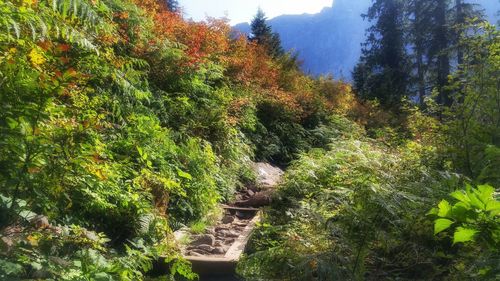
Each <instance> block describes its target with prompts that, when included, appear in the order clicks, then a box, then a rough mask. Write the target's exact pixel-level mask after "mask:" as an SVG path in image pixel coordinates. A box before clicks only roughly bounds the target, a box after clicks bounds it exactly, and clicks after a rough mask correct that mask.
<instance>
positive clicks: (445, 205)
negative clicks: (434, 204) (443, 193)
mask: <svg viewBox="0 0 500 281" xmlns="http://www.w3.org/2000/svg"><path fill="white" fill-rule="evenodd" d="M438 208H439V211H438V216H440V217H442V218H445V217H448V215H449V213H450V211H451V205H450V203H449V202H448V201H446V200H441V202H439V205H438Z"/></svg>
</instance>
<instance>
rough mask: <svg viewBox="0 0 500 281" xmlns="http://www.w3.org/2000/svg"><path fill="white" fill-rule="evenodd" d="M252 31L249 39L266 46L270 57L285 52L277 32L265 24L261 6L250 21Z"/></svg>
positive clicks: (278, 55)
mask: <svg viewBox="0 0 500 281" xmlns="http://www.w3.org/2000/svg"><path fill="white" fill-rule="evenodd" d="M251 28H252V33H251V34H250V36H249V39H250V40H251V41H255V42H257V44H259V45H262V46H264V47H265V48H266V50H267V52H268V54H269V55H270V56H271V57H274V58H277V57H280V56H282V55H284V54H285V51H284V50H283V47H281V39H280V36H279V34H278V33H275V32H273V31H272V28H271V26H269V25H268V24H267V18H266V15H265V13H264V11H262V9H261V8H259V9H258V10H257V14H256V15H255V17H254V18H253V20H252V23H251Z"/></svg>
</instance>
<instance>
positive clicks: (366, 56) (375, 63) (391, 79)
mask: <svg viewBox="0 0 500 281" xmlns="http://www.w3.org/2000/svg"><path fill="white" fill-rule="evenodd" d="M403 8H404V2H403V1H401V0H375V1H374V3H373V5H372V7H370V9H369V10H368V14H367V15H364V17H365V18H368V20H370V21H374V22H375V23H374V25H373V26H372V27H370V28H369V29H368V30H367V33H368V37H367V41H366V42H365V43H364V44H363V53H362V56H361V59H360V62H359V64H358V65H357V66H356V68H355V70H354V72H353V78H354V84H355V88H356V90H357V92H358V94H359V95H360V96H361V97H362V98H365V99H378V100H379V101H380V103H381V104H382V105H384V106H386V107H390V106H396V105H397V104H398V103H399V102H400V101H401V98H402V97H404V96H407V95H408V84H409V77H410V73H409V67H408V61H409V60H408V54H407V52H406V48H405V40H404V39H405V38H404V29H403V26H404V9H403Z"/></svg>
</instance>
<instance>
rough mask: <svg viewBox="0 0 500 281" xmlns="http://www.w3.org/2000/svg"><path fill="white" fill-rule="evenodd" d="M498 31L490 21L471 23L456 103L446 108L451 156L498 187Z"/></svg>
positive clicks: (466, 170) (457, 80)
mask: <svg viewBox="0 0 500 281" xmlns="http://www.w3.org/2000/svg"><path fill="white" fill-rule="evenodd" d="M498 34H499V32H498V30H497V29H496V28H495V27H494V26H491V25H489V24H486V23H485V24H477V25H472V26H470V30H469V32H468V33H467V34H464V35H463V37H462V39H461V44H463V46H464V48H467V50H468V52H467V55H466V56H465V57H464V62H463V64H462V65H461V67H460V68H459V70H458V71H457V72H456V73H455V74H454V76H453V78H454V81H455V83H453V89H454V90H455V100H454V104H453V106H452V107H451V108H450V109H449V110H446V116H447V122H446V125H447V143H448V146H447V147H448V149H449V155H450V158H451V160H452V161H453V163H454V164H455V167H456V169H457V170H459V171H460V172H462V173H464V174H466V175H468V176H470V177H472V178H473V179H477V180H478V182H486V183H489V184H492V185H493V186H497V185H498V184H499V182H498V177H497V176H496V175H497V174H498V173H496V172H493V171H494V170H496V171H498V169H499V168H500V166H498V164H499V163H498V147H499V146H500V143H499V140H500V131H499V126H498V120H500V107H499V106H498V103H497V102H498V100H499V96H498V93H499V87H500V85H499V84H498V79H497V78H496V77H498V71H499V69H500V65H499V63H498V61H499V60H498V57H499V54H500V43H499V38H500V37H499V35H498Z"/></svg>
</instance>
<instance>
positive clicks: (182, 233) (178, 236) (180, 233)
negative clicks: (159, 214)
mask: <svg viewBox="0 0 500 281" xmlns="http://www.w3.org/2000/svg"><path fill="white" fill-rule="evenodd" d="M188 235H189V228H187V227H183V228H181V229H179V230H177V231H174V237H175V240H176V241H182V240H183V239H184V237H186V236H188Z"/></svg>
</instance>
